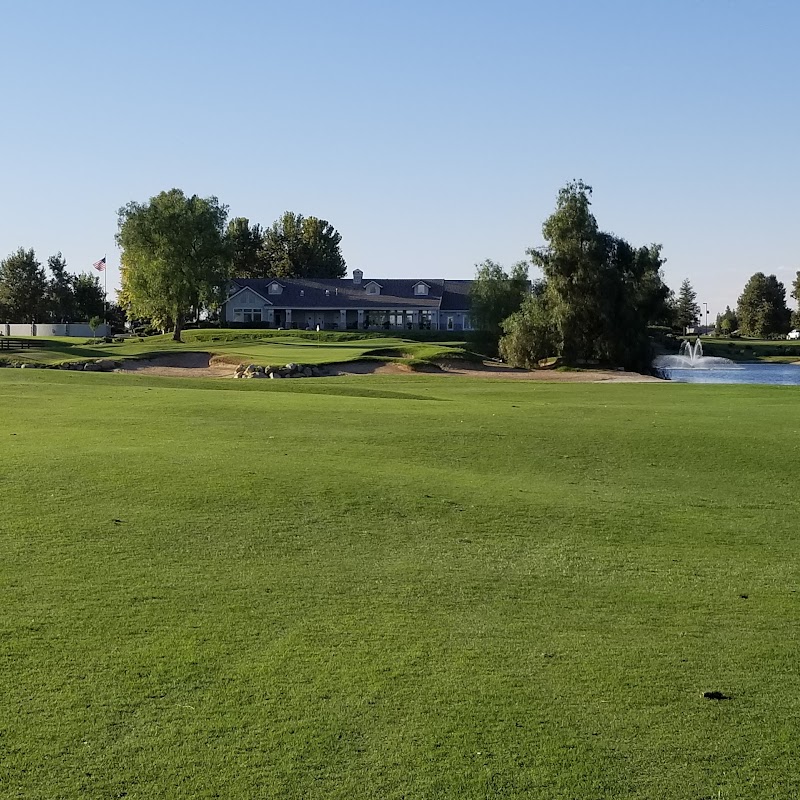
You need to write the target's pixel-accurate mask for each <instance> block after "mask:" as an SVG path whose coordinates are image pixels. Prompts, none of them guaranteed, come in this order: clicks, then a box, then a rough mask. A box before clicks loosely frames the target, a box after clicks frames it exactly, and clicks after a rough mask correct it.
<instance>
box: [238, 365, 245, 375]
mask: <svg viewBox="0 0 800 800" xmlns="http://www.w3.org/2000/svg"><path fill="white" fill-rule="evenodd" d="M243 372H244V364H239V366H238V367H236V374H237V375H241V374H242V373H243Z"/></svg>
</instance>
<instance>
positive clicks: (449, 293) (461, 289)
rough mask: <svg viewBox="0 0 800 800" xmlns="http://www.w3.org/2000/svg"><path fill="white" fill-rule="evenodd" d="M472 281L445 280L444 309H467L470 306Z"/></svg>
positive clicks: (442, 307)
mask: <svg viewBox="0 0 800 800" xmlns="http://www.w3.org/2000/svg"><path fill="white" fill-rule="evenodd" d="M471 287H472V281H445V282H444V294H443V295H442V305H441V310H442V311H467V310H469V308H470V302H469V291H470V288H471Z"/></svg>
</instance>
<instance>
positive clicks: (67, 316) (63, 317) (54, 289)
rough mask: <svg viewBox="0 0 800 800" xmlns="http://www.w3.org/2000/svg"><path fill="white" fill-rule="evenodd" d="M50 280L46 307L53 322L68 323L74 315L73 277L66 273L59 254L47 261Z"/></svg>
mask: <svg viewBox="0 0 800 800" xmlns="http://www.w3.org/2000/svg"><path fill="white" fill-rule="evenodd" d="M47 269H48V271H49V272H50V279H49V280H48V282H47V306H48V310H49V312H50V315H51V317H52V319H53V321H54V322H69V321H70V320H71V319H72V318H73V317H74V315H75V292H74V290H73V285H72V284H73V280H74V276H73V275H71V274H70V273H69V272H67V262H66V260H65V259H64V256H62V255H61V253H60V252H59V253H56V254H55V255H53V256H50V258H48V259H47Z"/></svg>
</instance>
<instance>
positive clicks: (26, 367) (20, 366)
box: [19, 364, 31, 369]
mask: <svg viewBox="0 0 800 800" xmlns="http://www.w3.org/2000/svg"><path fill="white" fill-rule="evenodd" d="M30 366H31V365H30V364H20V365H19V368H20V369H30Z"/></svg>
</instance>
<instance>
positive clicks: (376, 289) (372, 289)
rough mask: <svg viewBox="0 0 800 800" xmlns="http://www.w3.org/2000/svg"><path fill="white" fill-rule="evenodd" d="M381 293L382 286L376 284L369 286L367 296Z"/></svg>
mask: <svg viewBox="0 0 800 800" xmlns="http://www.w3.org/2000/svg"><path fill="white" fill-rule="evenodd" d="M380 291H381V289H380V286H378V285H377V284H376V283H371V284H370V285H369V286H367V294H380Z"/></svg>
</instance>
